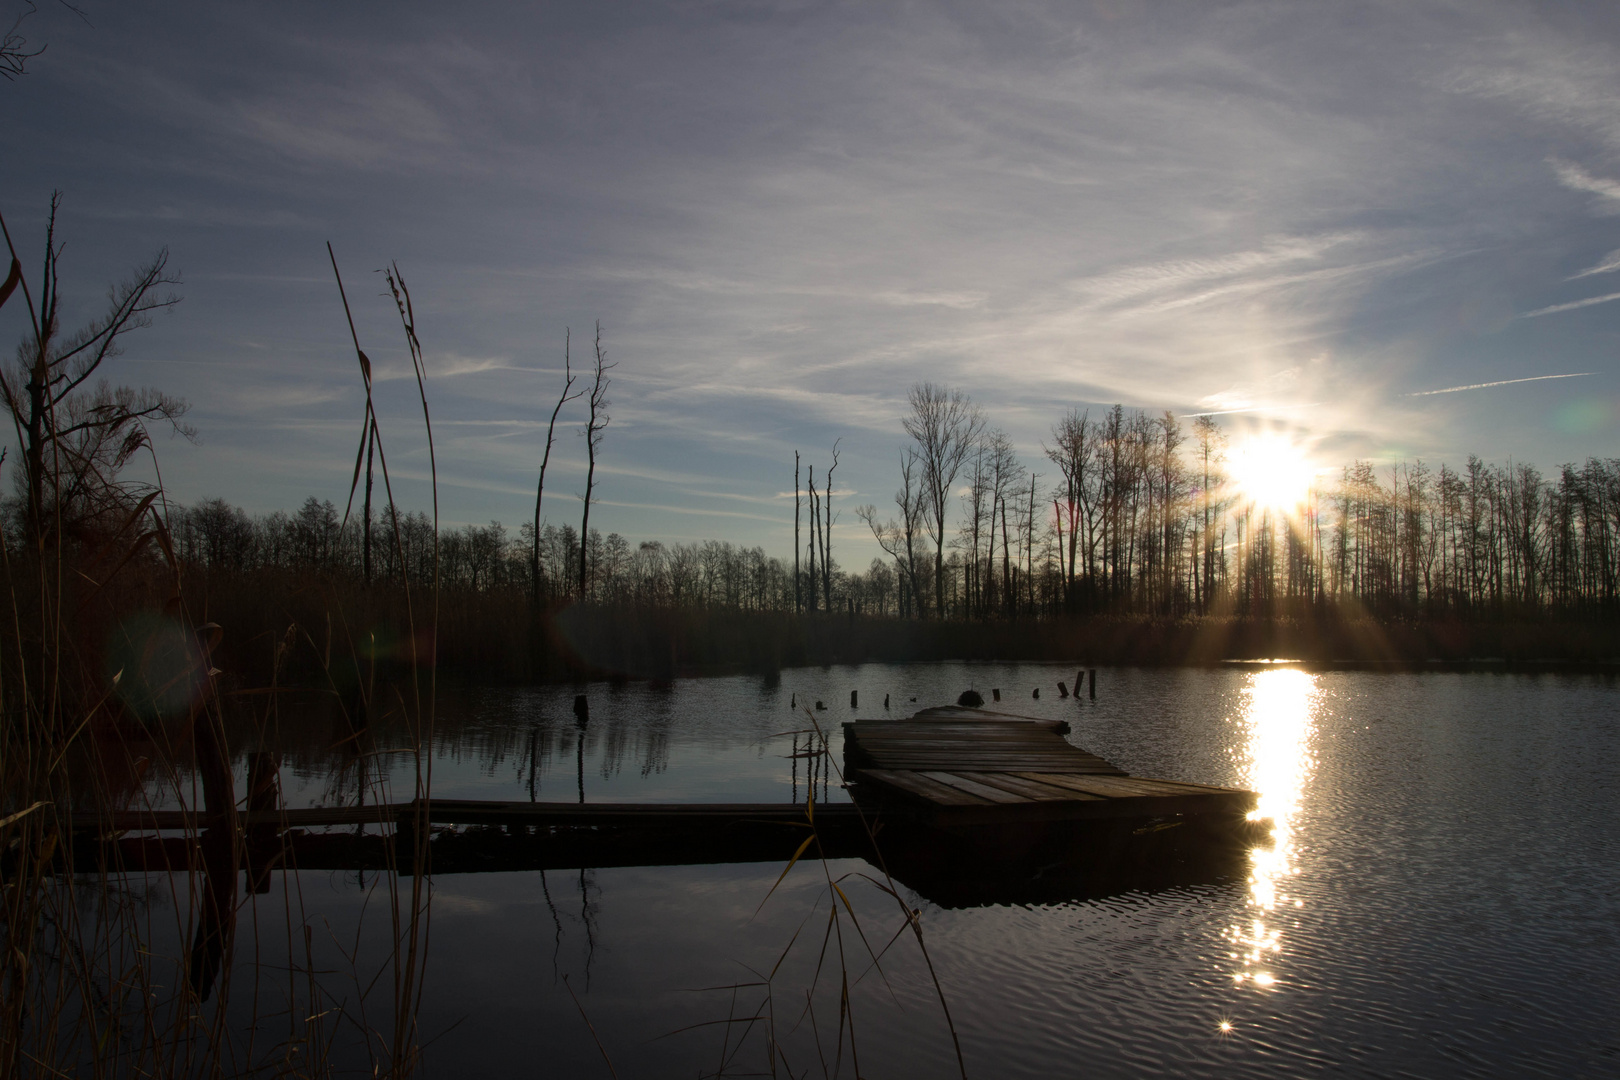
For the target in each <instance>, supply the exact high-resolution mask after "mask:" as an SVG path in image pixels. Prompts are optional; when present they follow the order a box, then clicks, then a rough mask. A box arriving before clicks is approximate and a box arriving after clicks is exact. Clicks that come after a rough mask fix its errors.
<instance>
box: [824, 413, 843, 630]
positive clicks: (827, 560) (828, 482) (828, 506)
mask: <svg viewBox="0 0 1620 1080" xmlns="http://www.w3.org/2000/svg"><path fill="white" fill-rule="evenodd" d="M840 441H841V440H837V439H835V440H833V448H832V464H831V465H829V466H827V472H826V475H824V476H823V477H822V478H821V483H822V486H823V488H824V489H825V495H824V496H823V498H822V500H821V513H822V526H821V599H822V606H823V607H825V608H826V610H828V611H831V610H832V526H833V521H834V518H833V512H832V495H833V489H832V474H833V470H834V469H836V468H838V443H839V442H840Z"/></svg>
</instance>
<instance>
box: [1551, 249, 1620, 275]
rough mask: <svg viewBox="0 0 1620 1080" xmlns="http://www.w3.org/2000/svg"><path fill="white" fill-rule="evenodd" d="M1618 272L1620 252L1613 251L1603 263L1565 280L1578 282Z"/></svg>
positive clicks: (1605, 257)
mask: <svg viewBox="0 0 1620 1080" xmlns="http://www.w3.org/2000/svg"><path fill="white" fill-rule="evenodd" d="M1616 270H1620V251H1611V252H1609V253H1608V254H1607V255H1605V256H1603V259H1602V261H1600V262H1599V263H1598V264H1597V265H1596V266H1589V267H1587V268H1586V269H1585V270H1582V271H1581V272H1580V273H1578V274H1571V275H1570V276H1569V277H1567V278H1565V279H1564V280H1565V281H1577V280H1579V279H1580V278H1583V277H1591V276H1592V275H1594V274H1612V273H1614V272H1615V271H1616Z"/></svg>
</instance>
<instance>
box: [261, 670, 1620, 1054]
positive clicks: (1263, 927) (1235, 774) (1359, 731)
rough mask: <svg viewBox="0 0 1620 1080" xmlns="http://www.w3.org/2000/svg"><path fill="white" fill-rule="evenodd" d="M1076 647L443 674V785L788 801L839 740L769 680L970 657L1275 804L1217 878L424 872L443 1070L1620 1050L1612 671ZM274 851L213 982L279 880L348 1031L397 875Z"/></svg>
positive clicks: (1026, 709)
mask: <svg viewBox="0 0 1620 1080" xmlns="http://www.w3.org/2000/svg"><path fill="white" fill-rule="evenodd" d="M1074 675H1075V669H1074V668H1073V667H1055V666H1049V665H1044V664H1022V665H997V664H951V663H945V664H918V665H862V666H853V667H834V668H827V669H822V668H814V669H798V670H787V671H783V672H782V673H781V674H780V676H779V678H776V679H772V680H768V681H767V680H763V679H761V678H760V677H758V676H751V677H744V676H737V677H730V678H706V679H690V680H685V679H683V680H678V681H676V682H675V683H674V684H673V685H671V686H668V687H663V688H654V687H648V686H646V685H644V684H622V685H613V684H608V683H599V684H590V685H589V686H582V687H571V686H570V687H538V688H531V689H518V690H512V689H499V690H494V689H491V690H471V691H454V692H446V693H444V695H443V697H442V704H441V708H440V722H439V731H438V737H437V739H436V743H435V748H434V749H435V752H434V766H433V768H434V773H433V784H434V792H435V794H436V795H437V796H438V797H444V798H488V799H512V800H526V799H530V798H535V799H539V800H542V801H577V800H579V799H580V798H583V799H584V800H586V801H614V802H628V801H654V802H681V801H691V802H703V801H732V802H738V801H754V802H769V801H781V802H784V803H786V802H788V801H790V800H793V799H795V798H796V799H798V800H800V801H802V800H803V799H804V797H805V793H806V785H807V784H808V783H810V782H812V781H813V782H814V783H815V784H816V785H817V787H816V791H817V798H818V799H820V798H822V797H823V795H825V797H826V798H828V799H833V800H838V799H847V796H846V795H845V794H844V793H843V791H842V790H841V789H840V787H839V786H838V776H837V773H836V771H829V770H826V769H825V768H824V766H823V765H822V764H821V762H822V760H824V759H818V758H816V757H813V756H812V757H805V756H802V755H799V756H796V752H799V751H803V750H804V749H805V748H806V747H807V746H808V745H809V744H810V740H811V736H810V735H808V734H799V733H800V732H802V731H804V730H805V729H808V728H811V727H812V723H811V720H810V718H809V716H807V714H806V712H805V711H804V710H803V709H802V708H800V709H795V708H792V707H790V702H794V703H796V704H797V705H799V706H806V705H808V706H810V707H811V712H812V714H813V716H814V717H815V718H816V721H817V722H818V723H819V725H820V726H821V728H822V729H823V730H824V731H825V732H826V734H827V747H828V749H829V751H830V758H831V760H832V762H834V763H841V760H842V759H841V753H840V750H841V747H840V742H839V735H838V723H839V721H841V720H845V719H850V718H852V717H855V716H861V717H873V716H883V715H885V712H884V709H883V701H884V698H885V696H887V697H888V699H889V710H888V713H887V715H890V716H905V715H909V714H910V713H911V712H913V711H915V710H916V709H918V708H922V707H926V706H929V705H939V704H947V703H950V702H953V701H954V700H955V699H956V697H957V695H958V694H959V693H960V692H961V691H962V690H964V689H967V688H969V687H973V688H976V689H978V690H979V691H980V692H981V693H983V694H984V696H985V698H986V703H987V707H990V708H1000V709H1002V710H1004V711H1007V712H1016V713H1021V714H1024V715H1031V716H1040V717H1052V718H1061V719H1065V720H1067V721H1068V722H1069V724H1070V725H1071V729H1072V730H1071V733H1070V734H1069V736H1068V738H1069V739H1070V740H1071V741H1072V742H1074V743H1076V744H1077V745H1080V746H1083V747H1085V748H1086V749H1088V750H1090V751H1092V752H1094V753H1097V754H1100V755H1102V756H1103V757H1105V758H1108V759H1109V760H1111V761H1113V762H1115V763H1116V764H1118V765H1120V766H1122V767H1123V768H1125V769H1126V770H1127V771H1129V772H1131V773H1133V774H1137V775H1143V776H1152V777H1163V778H1167V779H1174V780H1186V781H1192V782H1198V783H1209V784H1220V785H1229V786H1235V787H1244V788H1250V789H1253V790H1255V791H1258V792H1259V793H1260V796H1261V809H1262V810H1263V811H1264V812H1265V813H1266V814H1267V815H1268V816H1270V817H1271V818H1272V819H1273V821H1274V822H1275V826H1276V831H1275V838H1274V840H1273V842H1272V843H1271V844H1270V845H1269V846H1263V847H1260V848H1257V849H1256V850H1255V851H1253V852H1251V853H1249V855H1248V857H1247V858H1246V859H1244V860H1243V861H1242V862H1241V863H1240V864H1239V865H1237V866H1236V867H1234V868H1233V869H1232V871H1231V872H1229V873H1223V874H1217V875H1212V876H1210V877H1209V879H1208V880H1198V881H1192V882H1190V883H1185V884H1177V885H1174V886H1172V887H1168V888H1164V887H1148V886H1143V887H1132V886H1131V885H1130V883H1129V882H1127V883H1125V885H1124V886H1122V888H1121V889H1120V890H1119V891H1117V892H1114V893H1112V894H1109V895H1101V896H1090V897H1086V898H1076V899H1073V900H1069V901H1065V902H1054V903H1047V904H1040V905H1031V904H992V905H986V906H977V907H945V906H941V905H939V904H937V903H935V902H933V901H932V900H931V899H930V898H929V897H928V896H927V895H923V894H921V893H917V892H913V891H912V890H911V889H910V888H909V887H908V886H906V885H904V884H901V883H897V884H896V885H895V892H896V893H897V894H898V896H895V895H890V894H888V893H886V892H885V891H884V890H883V886H884V885H885V884H886V881H885V878H884V876H883V875H882V873H881V872H879V871H878V870H876V869H875V868H873V867H871V866H869V865H867V864H866V863H865V862H863V861H861V860H837V861H833V862H829V863H823V862H821V861H818V860H815V859H814V858H813V857H807V858H805V859H804V860H802V861H801V862H800V863H798V864H797V865H796V866H795V867H794V868H793V869H792V871H791V872H789V873H788V874H786V876H785V877H783V878H782V880H781V882H780V883H779V884H778V878H779V876H781V875H782V871H783V866H784V865H785V864H784V863H774V864H767V863H760V864H730V865H715V866H678V867H643V868H617V869H606V868H601V869H592V868H589V867H586V868H573V869H559V870H551V871H547V872H544V873H542V872H538V871H533V872H524V873H507V872H490V873H481V874H478V873H470V874H456V875H441V876H439V877H438V878H436V879H435V880H434V881H433V883H432V898H433V899H432V920H431V937H430V944H429V948H428V951H427V962H426V980H425V992H424V995H423V999H422V1007H421V1011H420V1038H421V1039H422V1040H423V1041H424V1042H425V1043H426V1050H425V1054H424V1064H425V1066H426V1074H427V1075H435V1076H448V1075H475V1074H476V1075H497V1076H508V1075H509V1076H519V1075H522V1076H528V1075H536V1074H540V1075H559V1076H598V1075H599V1076H607V1075H609V1071H608V1065H607V1064H606V1062H605V1061H604V1054H605V1055H606V1057H607V1058H610V1059H611V1062H612V1067H613V1069H614V1070H616V1072H617V1075H618V1076H620V1077H635V1076H647V1077H652V1076H657V1077H665V1076H676V1075H682V1076H696V1075H714V1074H717V1073H721V1074H725V1075H742V1074H749V1073H752V1074H756V1075H759V1074H768V1073H771V1072H772V1071H773V1070H774V1071H775V1072H776V1073H777V1074H778V1075H787V1074H789V1073H791V1074H792V1075H802V1074H805V1073H806V1072H808V1074H810V1075H822V1073H823V1071H824V1070H825V1072H826V1073H827V1074H829V1075H830V1074H831V1073H832V1071H833V1068H834V1065H835V1061H837V1060H839V1059H840V1055H841V1060H842V1062H843V1065H842V1067H843V1069H844V1070H845V1072H844V1075H853V1073H852V1072H850V1071H849V1070H850V1069H851V1060H850V1056H849V1055H850V1035H851V1029H852V1030H853V1036H854V1053H855V1054H857V1055H858V1058H859V1070H860V1074H861V1075H863V1076H873V1077H876V1076H953V1075H958V1066H957V1057H956V1050H955V1046H956V1045H957V1042H959V1044H960V1048H961V1053H962V1056H963V1059H964V1060H965V1063H966V1068H967V1072H968V1074H969V1075H971V1076H981V1077H989V1076H996V1077H1051V1076H1082V1075H1083V1076H1088V1077H1089V1076H1120V1077H1125V1076H1133V1077H1134V1076H1142V1075H1151V1074H1159V1075H1176V1076H1210V1077H1217V1076H1218V1077H1223V1078H1229V1077H1243V1076H1280V1075H1297V1074H1300V1073H1303V1072H1308V1071H1317V1070H1323V1071H1332V1072H1334V1073H1338V1074H1345V1075H1359V1076H1379V1077H1388V1076H1436V1075H1442V1074H1443V1075H1448V1076H1452V1075H1455V1076H1525V1075H1547V1076H1573V1075H1583V1076H1597V1075H1620V839H1617V835H1616V825H1617V823H1620V734H1617V725H1616V718H1617V717H1620V687H1617V684H1616V682H1615V680H1614V679H1613V678H1611V677H1608V676H1599V675H1550V674H1537V675H1531V674H1504V673H1372V672H1327V673H1318V672H1310V671H1305V670H1298V669H1294V668H1290V667H1286V666H1277V667H1269V668H1268V667H1264V666H1243V667H1233V668H1229V669H1182V670H1164V669H1155V670H1137V669H1101V670H1099V672H1098V678H1097V697H1096V699H1095V700H1089V699H1086V698H1068V699H1064V698H1061V697H1059V694H1058V690H1057V683H1058V681H1059V680H1063V681H1065V682H1070V681H1072V680H1073V678H1074ZM1037 688H1038V689H1039V690H1040V696H1039V698H1035V697H1034V696H1032V691H1033V690H1035V689H1037ZM992 689H999V690H1000V691H1001V695H1002V700H1001V702H1000V703H999V705H998V704H997V703H995V702H994V701H992V700H991V697H992V695H991V690H992ZM852 690H853V691H857V692H858V694H859V708H856V709H852V708H851V707H850V704H849V700H850V692H851V691H852ZM580 692H583V693H585V694H587V696H588V698H589V703H590V722H589V724H588V726H586V727H585V728H584V730H583V731H581V730H580V729H579V728H578V727H577V726H576V724H575V722H574V716H573V712H572V705H573V702H574V695H575V694H576V693H580ZM818 700H819V701H821V702H822V703H824V704H825V706H826V708H825V710H824V711H814V708H813V707H814V705H815V703H816V702H817V701H818ZM292 712H293V711H292V710H284V712H283V717H282V720H281V727H280V730H281V731H282V732H283V733H284V734H283V735H279V736H276V737H275V739H272V740H271V741H277V740H279V742H280V747H281V749H282V750H283V752H284V755H285V757H284V765H283V778H282V779H283V789H284V793H285V796H286V799H287V802H288V804H289V805H293V806H311V805H334V804H338V803H341V802H344V801H349V800H352V799H353V797H354V795H355V791H356V787H357V785H359V784H361V783H362V782H363V783H364V784H365V785H366V786H367V788H368V790H369V791H371V792H372V794H371V795H370V796H368V798H375V797H376V795H377V794H379V793H381V792H382V791H383V790H384V789H386V788H387V787H388V786H389V785H390V784H391V785H392V789H393V791H394V792H395V794H396V796H398V797H409V791H410V781H409V777H408V775H407V773H406V764H405V762H404V759H403V758H402V757H401V756H400V755H397V754H395V755H389V754H382V755H380V756H377V757H374V758H368V759H366V760H369V761H376V762H392V765H391V766H389V768H388V769H385V770H383V771H382V773H381V774H379V773H378V772H377V771H376V770H375V769H374V770H373V772H372V774H371V775H369V776H367V777H364V778H363V779H362V778H361V777H360V776H359V774H358V773H357V771H356V769H355V768H354V762H355V760H356V759H355V758H354V757H353V755H352V754H350V755H347V756H345V755H342V754H340V753H339V752H337V751H332V750H328V749H327V747H328V746H330V745H331V743H332V742H333V741H334V740H329V739H327V738H325V736H324V735H321V734H320V733H319V732H318V731H317V732H316V733H315V734H311V731H310V728H309V725H304V724H301V722H300V721H299V720H298V718H297V717H296V716H294V715H292ZM317 727H318V725H317ZM378 741H379V743H380V744H381V745H379V747H378V749H383V750H387V749H389V747H388V745H387V743H388V741H389V740H388V737H387V736H386V735H383V734H379V735H378ZM817 745H819V739H818V743H817ZM390 770H391V771H390ZM279 877H280V876H279V875H278V879H279ZM286 879H287V883H288V892H287V893H284V892H283V889H282V887H281V883H280V882H279V881H278V884H277V885H276V886H275V887H274V888H272V890H271V893H269V894H267V895H264V896H259V897H256V898H253V904H252V909H253V910H252V913H251V918H248V919H246V920H244V927H243V929H242V930H241V931H239V934H241V935H242V937H241V938H239V941H238V944H237V957H238V959H237V963H236V970H235V972H234V975H233V978H232V990H231V999H230V1000H231V1005H230V1008H231V1010H232V1012H233V1013H241V1011H242V1010H243V1009H245V1008H246V1007H247V1006H246V1005H244V1004H243V1003H244V1002H245V1001H247V1000H249V998H250V995H251V992H252V987H253V985H254V980H255V977H256V976H255V970H256V969H255V967H254V964H253V963H248V962H246V961H245V960H244V959H243V958H244V957H248V956H250V955H251V956H253V957H255V958H256V963H257V964H258V965H259V967H258V968H257V970H258V971H259V972H261V973H263V974H264V975H265V976H266V978H267V980H268V983H269V984H275V983H276V978H277V976H276V975H275V974H274V972H275V971H276V970H281V971H282V974H281V976H280V978H281V979H282V981H283V982H285V967H284V964H283V967H282V968H281V969H277V967H276V963H277V961H276V959H275V958H276V956H277V955H278V954H284V953H285V951H286V945H285V942H286V941H287V940H289V938H291V939H295V940H296V939H297V937H298V935H296V934H292V935H289V933H288V932H287V930H286V929H285V927H286V925H287V922H286V916H287V908H286V903H285V902H284V900H283V897H284V896H286V895H289V894H295V895H296V902H295V903H294V907H295V908H297V909H299V910H301V911H302V912H303V918H304V919H305V921H307V922H308V923H309V924H310V925H313V926H315V927H316V928H317V930H318V933H314V934H313V935H312V937H311V939H310V946H309V948H310V949H311V955H312V956H313V957H314V958H315V960H316V967H318V968H319V969H320V970H321V972H322V973H323V974H322V976H321V978H322V979H323V980H325V982H324V984H323V989H322V991H321V995H322V997H323V1001H324V1002H325V1004H326V1006H327V1007H328V1008H330V1009H332V1010H333V1012H332V1015H333V1017H334V1019H333V1020H332V1021H331V1028H330V1030H331V1031H332V1033H333V1034H332V1038H333V1040H334V1041H333V1043H332V1046H333V1051H332V1053H333V1055H334V1059H335V1060H337V1061H339V1062H343V1063H349V1064H354V1065H356V1066H357V1067H358V1066H359V1065H360V1064H361V1062H362V1059H363V1044H366V1040H367V1037H366V1036H364V1035H362V1034H360V1032H362V1031H363V1029H364V1028H365V1027H366V1025H367V1024H370V1026H372V1027H376V1026H378V1022H377V1021H376V1019H375V1017H373V1018H371V1020H368V1021H366V1022H365V1023H361V1022H360V1021H359V1020H357V1019H356V1016H357V1014H358V1013H359V1011H360V1009H361V1007H362V1004H363V1003H362V1000H361V994H360V988H361V987H362V986H363V985H364V984H365V982H366V981H367V979H368V978H369V974H368V973H369V972H371V971H373V970H374V967H375V965H374V964H373V962H372V961H371V960H370V959H368V958H369V957H372V956H375V955H379V954H380V953H381V952H383V951H386V946H387V941H388V934H389V930H388V920H387V918H386V917H384V915H382V914H379V912H383V913H385V912H386V907H387V902H388V901H387V896H386V893H385V891H384V890H385V885H381V884H379V881H378V879H377V878H376V876H375V875H370V874H360V873H355V872H315V871H305V872H302V873H299V874H296V875H286ZM834 882H836V883H838V885H839V888H840V890H841V891H835V890H833V889H832V888H831V887H830V883H834ZM902 902H903V903H904V905H905V906H906V908H909V909H912V910H915V911H917V912H918V913H919V914H918V916H917V922H918V924H919V925H920V927H921V932H922V941H923V944H924V945H925V946H926V954H925V953H924V952H923V950H922V948H920V947H919V945H918V942H917V940H916V938H915V937H914V936H913V935H912V934H911V933H910V932H909V930H908V929H907V927H908V924H907V920H906V918H905V915H904V912H903V909H902V907H901V903H902ZM835 906H836V909H837V912H838V914H837V917H836V919H834V918H833V916H832V914H831V913H832V912H833V910H834V908H835ZM363 909H364V910H367V911H368V914H367V915H366V917H365V918H361V917H360V916H361V912H362V910H363ZM254 926H260V927H268V928H270V929H269V930H268V931H267V932H265V933H263V934H261V935H259V938H258V939H256V938H255V936H254V933H253V929H252V928H253V927H254ZM278 942H279V945H278ZM299 948H303V943H302V942H300V944H299ZM874 954H878V955H881V958H882V959H881V964H880V965H879V966H874V965H873V964H872V960H871V957H872V956H873V955H874ZM368 965H369V966H368ZM818 965H819V970H818ZM930 969H931V970H932V973H933V974H932V975H931V974H930ZM936 978H937V989H936V982H935V979H936ZM767 982H768V985H766V984H767ZM263 985H264V984H261V993H264V992H265V991H263V990H262V986H263ZM846 986H847V994H848V998H847V1000H848V1001H849V1008H848V1012H847V1017H846V1018H841V1016H840V1008H839V1002H840V998H841V997H842V996H843V995H844V994H845V992H846ZM272 996H273V994H272ZM941 997H943V1004H942V1002H941ZM266 1000H268V999H266ZM259 1008H260V1011H261V1012H262V1011H264V1000H261V1001H260V1002H259ZM946 1009H948V1010H949V1018H950V1022H949V1023H947V1021H946V1012H945V1010H946ZM340 1016H341V1017H343V1018H345V1019H347V1020H349V1021H351V1023H350V1025H349V1027H345V1025H344V1024H343V1023H340V1022H339V1020H338V1019H336V1018H338V1017H340ZM841 1019H842V1024H841ZM953 1026H954V1032H955V1039H954V1040H953V1035H952V1027H953ZM345 1032H347V1033H345ZM266 1040H267V1041H266V1042H265V1044H264V1045H265V1046H266V1047H268V1046H269V1045H270V1043H271V1042H273V1040H270V1039H269V1037H268V1036H266ZM261 1052H262V1051H261ZM250 1059H251V1060H258V1058H255V1057H251V1055H250Z"/></svg>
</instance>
